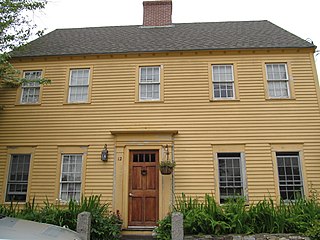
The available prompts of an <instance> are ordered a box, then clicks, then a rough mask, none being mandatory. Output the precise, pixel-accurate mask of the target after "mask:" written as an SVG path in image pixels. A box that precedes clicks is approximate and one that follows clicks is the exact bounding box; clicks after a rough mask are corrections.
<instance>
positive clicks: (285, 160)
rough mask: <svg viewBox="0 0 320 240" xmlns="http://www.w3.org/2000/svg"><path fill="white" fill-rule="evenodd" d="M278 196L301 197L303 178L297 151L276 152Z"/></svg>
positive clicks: (283, 197)
mask: <svg viewBox="0 0 320 240" xmlns="http://www.w3.org/2000/svg"><path fill="white" fill-rule="evenodd" d="M276 158H277V168H278V181H279V192H280V197H281V198H282V199H283V200H295V199H296V197H302V196H303V194H304V191H303V179H302V171H301V165H300V164H301V163H300V156H299V153H298V152H295V153H292V152H288V153H285V152H284V153H283V152H278V153H276Z"/></svg>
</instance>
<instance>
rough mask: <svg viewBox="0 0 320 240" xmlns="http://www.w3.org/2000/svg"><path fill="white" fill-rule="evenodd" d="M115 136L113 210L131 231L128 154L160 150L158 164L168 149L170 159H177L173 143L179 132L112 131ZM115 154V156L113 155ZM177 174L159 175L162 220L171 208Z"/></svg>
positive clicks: (124, 226) (124, 227) (123, 225)
mask: <svg viewBox="0 0 320 240" xmlns="http://www.w3.org/2000/svg"><path fill="white" fill-rule="evenodd" d="M111 134H112V135H113V136H114V155H113V159H114V160H113V171H114V175H113V195H112V210H113V211H114V212H118V213H119V214H120V216H121V219H123V224H122V228H123V229H127V228H128V201H129V184H128V181H129V151H130V150H148V149H154V150H159V161H161V160H163V159H165V158H166V154H164V148H165V146H166V145H168V146H169V149H170V156H171V158H172V159H174V142H175V137H174V136H175V135H177V134H178V131H177V130H145V129H143V130H112V131H111ZM111 154H112V153H111ZM173 188H174V174H172V175H170V176H163V175H161V174H159V219H162V218H164V217H165V216H166V215H167V214H168V212H169V211H170V209H171V204H172V201H173V199H174V196H173V191H174V189H173Z"/></svg>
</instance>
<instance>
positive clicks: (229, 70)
mask: <svg viewBox="0 0 320 240" xmlns="http://www.w3.org/2000/svg"><path fill="white" fill-rule="evenodd" d="M212 77H213V79H212V80H213V82H226V81H228V82H230V81H231V82H233V66H232V65H212Z"/></svg>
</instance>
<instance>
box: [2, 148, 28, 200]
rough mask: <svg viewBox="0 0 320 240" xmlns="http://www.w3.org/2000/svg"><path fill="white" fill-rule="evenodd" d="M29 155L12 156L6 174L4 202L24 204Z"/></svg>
mask: <svg viewBox="0 0 320 240" xmlns="http://www.w3.org/2000/svg"><path fill="white" fill-rule="evenodd" d="M30 159H31V155H30V154H12V155H11V160H10V166H9V172H8V180H7V193H6V201H7V202H9V201H18V202H24V201H26V198H27V192H28V179H29V171H30V169H29V168H30Z"/></svg>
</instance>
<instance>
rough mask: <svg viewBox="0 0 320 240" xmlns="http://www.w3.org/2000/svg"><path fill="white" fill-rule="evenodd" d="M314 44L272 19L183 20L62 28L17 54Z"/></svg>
mask: <svg viewBox="0 0 320 240" xmlns="http://www.w3.org/2000/svg"><path fill="white" fill-rule="evenodd" d="M261 48H264V49H265V48H315V46H314V45H313V44H311V43H309V42H307V41H305V40H303V39H301V38H299V37H297V36H296V35H294V34H292V33H290V32H288V31H286V30H284V29H282V28H280V27H278V26H276V25H274V24H273V23H271V22H269V21H241V22H208V23H179V24H173V26H171V27H154V28H150V27H141V26H116V27H92V28H74V29H57V30H55V31H53V32H50V33H48V34H46V35H44V36H43V37H41V38H38V39H36V40H34V41H32V42H31V43H29V44H28V45H27V46H26V47H25V48H23V50H20V51H19V52H15V53H14V54H13V56H14V57H33V56H61V55H87V54H110V53H142V52H168V51H189V50H230V49H261Z"/></svg>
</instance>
